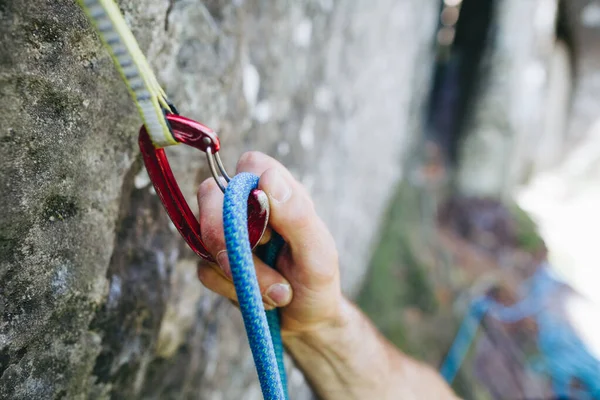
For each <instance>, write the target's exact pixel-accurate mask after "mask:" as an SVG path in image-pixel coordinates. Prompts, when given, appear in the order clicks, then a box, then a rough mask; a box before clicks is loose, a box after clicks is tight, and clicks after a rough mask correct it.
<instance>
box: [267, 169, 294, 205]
mask: <svg viewBox="0 0 600 400" xmlns="http://www.w3.org/2000/svg"><path fill="white" fill-rule="evenodd" d="M271 178H272V181H271V184H270V187H269V195H270V196H271V198H272V199H273V200H275V201H276V202H278V203H283V202H285V201H287V199H289V198H290V196H291V194H292V188H291V187H290V185H289V184H288V182H287V181H286V179H285V178H284V177H283V175H282V174H281V172H280V171H279V170H275V172H274V173H273V175H272V177H271Z"/></svg>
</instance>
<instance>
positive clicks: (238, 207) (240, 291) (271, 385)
mask: <svg viewBox="0 0 600 400" xmlns="http://www.w3.org/2000/svg"><path fill="white" fill-rule="evenodd" d="M257 186H258V177H257V176H256V175H253V174H249V173H240V174H238V175H236V176H235V177H233V178H232V179H231V181H230V182H229V184H228V185H227V189H226V190H225V200H224V202H223V227H224V230H225V244H226V246H227V253H228V256H229V264H230V266H231V275H232V277H233V284H234V286H235V291H236V293H237V298H238V303H239V305H240V311H241V312H242V318H243V320H244V326H245V327H246V334H247V336H248V342H249V344H250V350H251V351H252V356H253V358H254V364H255V365H256V372H257V373H258V380H259V382H260V387H261V390H262V393H263V397H264V398H265V400H287V399H288V393H287V382H286V375H285V368H284V364H283V343H282V340H281V332H280V322H279V313H278V311H277V310H276V309H275V310H271V311H266V312H265V309H264V306H263V302H262V295H261V293H260V288H259V286H258V281H257V278H256V271H255V269H254V262H253V261H252V249H251V248H250V241H249V239H248V225H247V224H248V209H247V202H248V196H249V195H250V193H251V192H252V190H254V189H255V188H256V187H257ZM273 236H274V237H273V238H272V240H271V241H270V242H269V244H268V245H266V246H265V248H264V249H263V251H262V257H261V258H262V259H263V261H265V263H267V264H268V265H270V266H271V267H274V265H275V260H276V259H277V255H278V253H279V251H280V249H281V247H282V246H283V239H282V238H281V236H279V235H277V234H276V233H274V235H273Z"/></svg>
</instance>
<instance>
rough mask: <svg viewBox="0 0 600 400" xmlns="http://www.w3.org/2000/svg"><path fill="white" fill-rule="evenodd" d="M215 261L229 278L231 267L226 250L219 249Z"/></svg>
mask: <svg viewBox="0 0 600 400" xmlns="http://www.w3.org/2000/svg"><path fill="white" fill-rule="evenodd" d="M217 263H218V264H219V267H221V269H222V270H223V272H224V273H225V275H226V276H227V277H228V278H231V267H230V266H229V256H228V255H227V250H221V251H220V252H219V253H218V254H217Z"/></svg>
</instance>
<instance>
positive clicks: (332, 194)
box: [0, 0, 437, 399]
mask: <svg viewBox="0 0 600 400" xmlns="http://www.w3.org/2000/svg"><path fill="white" fill-rule="evenodd" d="M120 7H121V10H122V11H123V13H124V15H125V17H126V19H127V21H128V23H129V24H130V26H131V27H132V29H133V31H134V34H135V35H136V37H137V38H138V39H139V42H140V45H141V47H142V50H143V51H144V52H145V53H146V54H147V55H148V57H149V60H150V62H151V64H152V66H153V67H154V69H155V70H156V72H157V75H158V77H159V80H160V81H161V83H162V84H163V85H164V87H165V89H166V91H167V93H168V94H169V97H170V98H171V100H173V102H174V103H175V104H176V105H177V106H178V108H179V109H180V111H181V112H182V114H184V115H186V116H189V117H191V118H195V119H198V120H201V121H203V122H204V123H206V124H207V125H209V126H211V127H213V128H215V129H217V130H218V131H219V133H220V135H221V137H222V139H223V147H224V149H223V158H224V160H225V162H226V164H227V166H228V167H229V169H230V170H231V169H233V167H234V164H235V160H236V159H237V157H239V155H241V154H242V152H244V151H246V150H250V149H253V150H260V151H264V152H267V153H269V154H271V155H273V156H275V157H277V158H278V159H280V160H281V161H282V162H283V163H284V164H285V165H286V166H289V167H290V169H291V170H292V171H293V172H294V174H295V175H296V176H297V177H298V178H299V179H301V180H302V181H303V182H304V183H305V184H306V186H307V187H308V188H309V189H310V191H311V192H312V194H313V195H314V198H315V203H316V206H317V208H318V211H319V212H320V214H321V215H322V216H323V218H324V219H325V221H326V222H327V224H328V225H329V227H330V228H331V230H332V231H333V233H334V236H335V237H336V240H337V243H338V246H339V250H340V254H341V255H342V257H341V259H342V269H343V281H344V289H345V290H346V291H347V293H349V294H353V293H355V291H356V289H357V287H358V284H359V283H360V281H361V279H362V276H363V274H364V272H365V268H366V265H367V260H368V257H369V255H370V250H371V245H372V242H373V240H372V239H373V236H374V233H375V232H376V230H377V228H378V223H379V220H380V217H381V215H382V211H383V208H384V206H385V204H386V201H387V199H388V197H389V196H390V194H391V191H392V187H393V186H394V183H396V182H397V181H398V180H399V179H400V177H401V170H400V165H401V164H400V162H401V160H402V156H403V151H404V150H405V149H406V148H407V142H408V141H409V139H410V138H411V131H412V130H413V128H411V127H414V126H416V121H417V120H418V118H419V115H420V109H421V105H422V103H423V98H424V92H423V89H424V85H423V83H424V82H426V80H427V79H428V75H429V68H428V66H429V65H430V61H431V60H430V53H429V44H430V41H431V38H432V35H433V34H434V27H435V18H436V11H437V2H435V1H433V0H429V1H422V0H405V1H402V2H396V1H392V0H384V1H380V2H377V3H372V2H370V1H367V0H361V1H354V2H342V1H334V0H312V1H310V0H306V1H295V2H270V1H261V0H247V1H243V0H238V1H233V2H226V1H220V0H211V1H204V2H201V1H199V0H190V1H185V2H177V1H172V0H171V1H161V0H142V1H134V0H124V1H121V2H120ZM0 33H1V37H2V40H1V42H0V43H1V48H0V93H1V96H0V104H1V105H2V109H3V113H2V115H1V116H0V121H1V129H0V144H1V145H0V146H1V149H2V152H1V155H0V167H1V171H2V174H1V175H0V187H1V188H2V190H1V191H0V201H1V204H2V205H3V207H2V211H1V213H0V310H1V312H2V319H1V320H0V398H14V399H33V398H55V399H61V398H69V399H72V398H94V399H101V398H109V397H112V398H128V399H131V398H160V399H169V398H206V399H209V398H210V399H212V398H215V399H217V398H222V399H235V398H244V399H253V398H260V391H259V389H258V385H257V382H256V376H255V373H254V372H253V365H252V362H251V358H250V356H249V352H248V348H247V344H246V341H245V338H244V335H243V334H242V332H243V327H242V325H241V320H240V318H239V315H238V311H237V310H235V309H234V308H232V307H231V306H230V305H229V303H228V302H226V301H224V300H222V299H220V298H218V297H217V296H214V295H212V294H210V293H208V292H207V291H206V290H205V289H203V288H202V287H201V286H200V284H199V283H197V281H196V278H195V263H196V259H195V258H194V257H193V255H192V253H191V252H190V251H189V250H188V249H187V248H186V247H185V245H184V242H183V241H182V240H181V239H180V238H179V237H178V235H177V233H176V232H174V231H173V230H172V229H170V228H169V222H168V218H167V217H166V214H165V213H164V211H163V209H162V206H161V205H160V202H159V200H158V198H157V197H156V195H155V194H154V192H153V191H152V189H151V185H150V184H149V182H148V179H147V176H146V175H145V173H144V171H143V168H142V165H141V162H140V155H139V151H138V149H137V145H136V139H137V130H138V128H139V126H140V119H139V117H138V115H137V112H136V110H135V107H134V105H133V103H132V102H131V100H130V98H129V96H128V93H127V91H126V89H125V87H124V85H123V84H122V82H121V81H120V79H119V76H118V74H117V73H116V70H115V68H114V67H113V65H112V62H111V60H110V58H109V57H108V54H107V52H106V51H105V50H104V49H103V47H102V46H101V44H100V41H99V39H98V37H97V35H96V34H95V33H94V32H93V31H92V30H91V28H90V25H89V23H88V22H87V20H86V19H85V17H84V15H83V13H82V12H81V11H80V10H79V8H78V7H77V5H76V4H75V3H74V2H73V1H72V0H44V1H36V2H33V1H29V2H27V4H23V2H21V1H19V0H6V1H3V2H2V3H1V4H0ZM169 155H170V158H171V160H172V166H173V169H174V171H175V173H176V175H177V176H178V177H179V180H180V184H181V186H182V188H183V190H184V192H185V194H186V196H188V198H189V200H190V201H192V200H193V198H194V191H195V188H196V187H197V185H198V183H199V182H200V181H201V180H202V179H204V178H206V177H207V176H208V174H207V168H206V166H205V165H204V158H203V157H202V156H201V155H200V154H198V153H197V152H195V151H193V150H191V149H189V148H183V147H177V148H173V149H169ZM291 382H292V390H291V391H292V393H293V394H294V396H293V398H297V399H300V398H309V397H310V392H309V390H308V389H307V388H306V386H305V385H304V383H303V379H302V377H301V374H299V373H298V372H297V371H294V372H291Z"/></svg>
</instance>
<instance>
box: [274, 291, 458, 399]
mask: <svg viewBox="0 0 600 400" xmlns="http://www.w3.org/2000/svg"><path fill="white" fill-rule="evenodd" d="M341 308H342V311H341V317H340V320H339V322H338V323H336V324H335V326H332V327H328V328H324V329H320V330H315V331H313V332H305V333H302V334H294V335H284V341H285V344H286V347H287V349H288V351H289V353H290V354H291V355H292V357H293V358H294V360H295V361H296V363H297V364H298V366H299V367H300V369H302V370H303V372H304V374H305V376H306V378H307V380H308V381H309V382H310V384H311V386H312V387H313V389H314V390H315V392H316V393H317V394H318V395H319V397H320V398H322V399H324V400H333V399H371V398H372V399H406V400H408V399H455V398H456V397H455V395H454V394H453V393H452V391H451V390H450V388H449V387H448V386H447V385H446V383H445V382H444V381H443V380H442V378H441V377H440V376H439V374H438V373H437V372H436V371H434V370H433V369H431V368H430V367H428V366H426V365H424V364H421V363H419V362H418V361H416V360H414V359H412V358H410V357H408V356H406V355H405V354H403V353H402V352H400V351H399V350H398V349H397V348H395V347H394V346H393V345H392V344H391V343H389V342H388V341H387V340H386V339H385V338H384V337H383V336H382V335H381V334H380V333H379V332H378V331H377V330H376V329H375V327H374V326H373V325H372V324H371V322H370V321H369V320H368V319H367V318H366V317H365V316H364V314H362V313H361V312H360V311H359V310H358V309H357V308H356V307H355V306H354V305H352V304H351V303H350V302H349V301H347V300H344V301H343V306H342V307H341Z"/></svg>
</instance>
